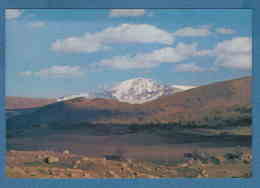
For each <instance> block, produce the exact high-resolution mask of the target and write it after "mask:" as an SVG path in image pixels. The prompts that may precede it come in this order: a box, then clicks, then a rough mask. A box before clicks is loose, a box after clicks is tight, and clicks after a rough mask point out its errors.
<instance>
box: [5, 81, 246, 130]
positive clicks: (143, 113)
mask: <svg viewBox="0 0 260 188" xmlns="http://www.w3.org/2000/svg"><path fill="white" fill-rule="evenodd" d="M250 104H251V77H244V78H240V79H235V80H229V81H224V82H217V83H213V84H209V85H206V86H201V87H197V88H193V89H190V90H187V91H184V92H179V93H176V94H174V95H171V96H164V97H160V98H159V99H157V100H154V101H151V102H147V103H143V104H129V103H123V102H119V101H117V100H113V99H92V100H91V99H85V98H76V99H72V100H67V101H62V102H58V103H53V104H49V105H47V106H44V107H41V108H39V109H38V110H37V111H36V112H33V113H31V114H26V115H21V116H17V117H14V118H11V119H10V120H8V126H9V127H13V126H14V127H17V126H19V127H26V126H30V125H34V124H42V123H48V124H49V123H56V124H57V123H58V124H77V123H80V122H89V123H98V124H111V123H112V124H136V123H137V124H147V123H169V122H179V121H183V120H187V121H191V120H196V121H201V120H202V119H204V118H205V114H210V113H211V112H213V111H223V112H224V114H227V113H228V112H229V111H230V113H231V114H232V115H233V114H234V113H233V111H234V110H236V108H237V107H239V108H240V107H242V108H244V107H245V108H246V109H248V108H250Z"/></svg>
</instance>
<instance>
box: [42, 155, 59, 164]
mask: <svg viewBox="0 0 260 188" xmlns="http://www.w3.org/2000/svg"><path fill="white" fill-rule="evenodd" d="M59 161H60V160H59V158H58V157H53V156H49V157H47V158H45V162H46V163H48V164H51V163H56V162H59Z"/></svg>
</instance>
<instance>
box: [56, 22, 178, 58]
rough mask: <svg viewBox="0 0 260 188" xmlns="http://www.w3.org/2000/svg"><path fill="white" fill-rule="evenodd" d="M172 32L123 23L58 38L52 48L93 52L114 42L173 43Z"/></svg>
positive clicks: (65, 50)
mask: <svg viewBox="0 0 260 188" xmlns="http://www.w3.org/2000/svg"><path fill="white" fill-rule="evenodd" d="M173 42H174V37H173V36H172V34H171V33H169V32H167V31H164V30H162V29H160V28H158V27H156V26H153V25H148V24H121V25H119V26H117V27H109V28H106V29H105V30H103V31H101V32H96V33H86V34H85V35H83V36H81V37H69V38H66V39H63V40H56V41H55V42H54V43H53V44H52V46H51V49H52V50H54V51H62V52H74V53H75V52H76V53H82V52H85V53H91V52H96V51H99V50H106V49H109V47H108V46H107V44H113V43H161V44H167V45H170V44H173Z"/></svg>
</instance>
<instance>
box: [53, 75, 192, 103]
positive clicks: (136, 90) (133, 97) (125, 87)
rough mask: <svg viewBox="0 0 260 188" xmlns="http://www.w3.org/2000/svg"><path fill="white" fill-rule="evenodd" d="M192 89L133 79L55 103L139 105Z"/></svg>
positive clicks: (61, 99)
mask: <svg viewBox="0 0 260 188" xmlns="http://www.w3.org/2000/svg"><path fill="white" fill-rule="evenodd" d="M191 88H194V86H183V85H165V84H160V83H158V82H157V81H154V80H152V79H147V78H134V79H130V80H126V81H123V82H121V83H119V84H116V85H114V86H113V87H111V88H110V89H104V91H102V92H90V93H82V94H78V95H71V96H68V97H60V98H58V99H57V101H64V100H70V99H73V98H78V97H85V98H88V99H93V98H114V99H117V100H119V101H121V102H127V103H131V104H141V103H144V102H148V101H152V100H155V99H157V98H159V97H161V96H167V95H172V94H174V93H177V92H180V91H184V90H188V89H191Z"/></svg>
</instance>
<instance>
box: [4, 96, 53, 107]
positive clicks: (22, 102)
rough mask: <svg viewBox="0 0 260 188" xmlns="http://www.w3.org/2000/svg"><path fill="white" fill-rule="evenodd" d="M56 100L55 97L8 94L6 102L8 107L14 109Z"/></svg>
mask: <svg viewBox="0 0 260 188" xmlns="http://www.w3.org/2000/svg"><path fill="white" fill-rule="evenodd" d="M55 101H56V100H55V99H44V98H29V97H14V96H7V97H6V101H5V102H6V109H8V110H14V109H28V108H35V107H41V106H44V105H47V104H51V103H54V102H55Z"/></svg>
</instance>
